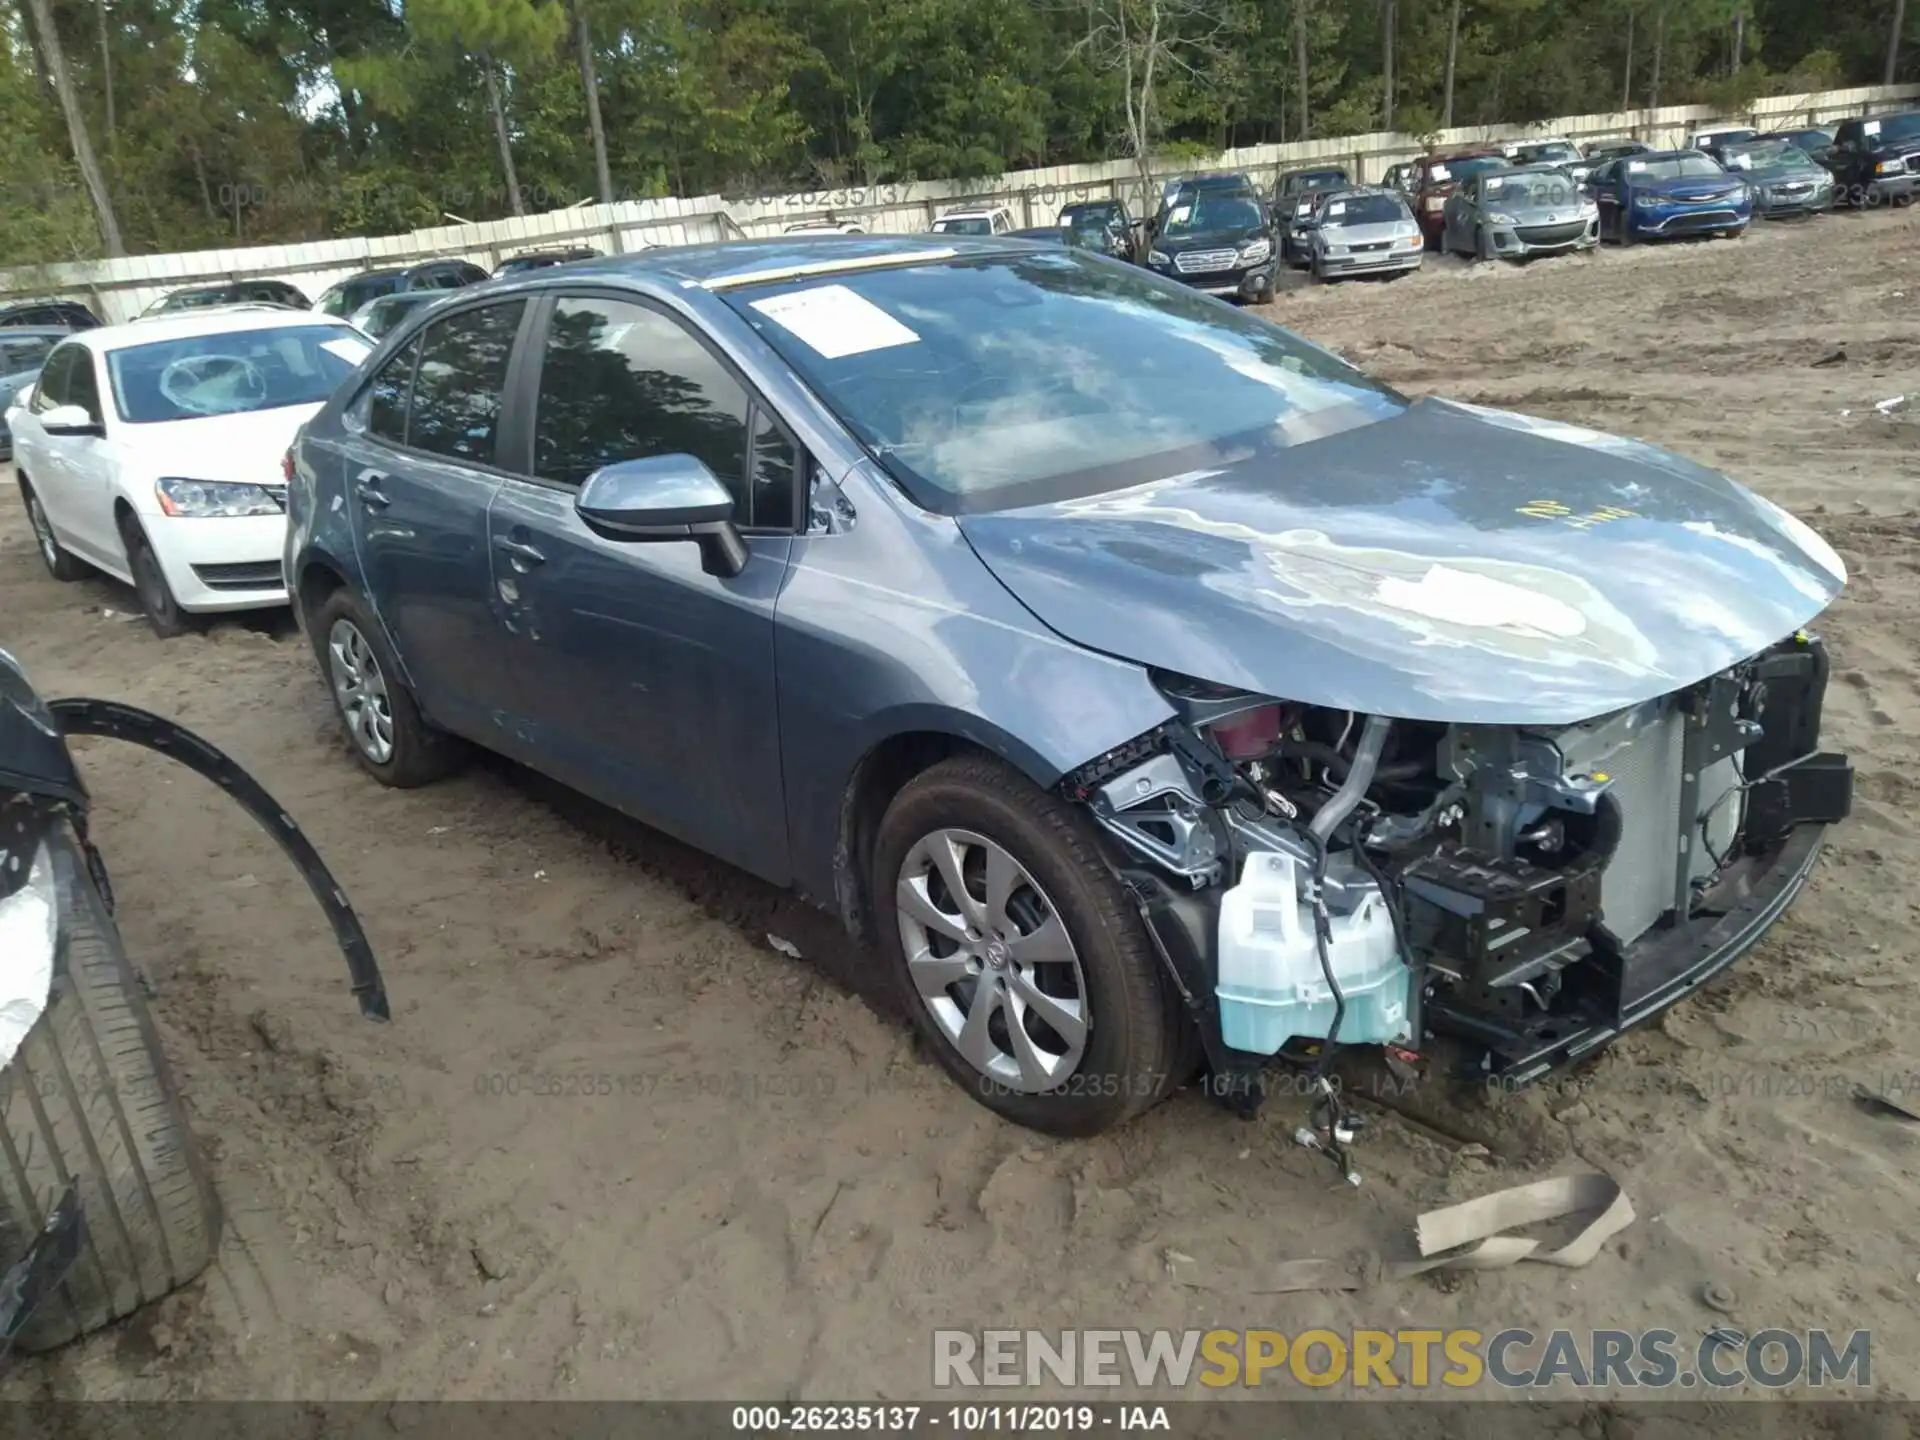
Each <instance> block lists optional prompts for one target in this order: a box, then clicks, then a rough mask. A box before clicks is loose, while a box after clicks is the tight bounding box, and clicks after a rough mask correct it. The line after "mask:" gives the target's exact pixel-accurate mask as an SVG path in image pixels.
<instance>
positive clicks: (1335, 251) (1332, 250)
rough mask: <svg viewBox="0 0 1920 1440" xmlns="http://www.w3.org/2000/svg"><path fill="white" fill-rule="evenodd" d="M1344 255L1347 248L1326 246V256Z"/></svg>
mask: <svg viewBox="0 0 1920 1440" xmlns="http://www.w3.org/2000/svg"><path fill="white" fill-rule="evenodd" d="M1346 253H1347V247H1346V246H1344V245H1328V246H1327V254H1329V255H1344V254H1346Z"/></svg>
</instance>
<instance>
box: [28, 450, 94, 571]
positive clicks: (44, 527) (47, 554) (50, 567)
mask: <svg viewBox="0 0 1920 1440" xmlns="http://www.w3.org/2000/svg"><path fill="white" fill-rule="evenodd" d="M20 499H21V500H22V501H23V502H24V503H25V505H26V507H27V523H28V524H29V525H31V526H32V527H33V543H34V548H35V549H36V550H38V551H39V552H40V558H41V559H42V560H44V561H45V562H46V566H47V573H48V574H50V575H52V576H53V578H54V579H56V580H64V581H71V580H78V579H80V577H81V576H83V575H85V574H86V573H87V567H86V566H85V565H84V564H83V563H81V562H80V561H79V560H78V559H76V558H75V557H74V556H73V555H71V554H70V553H68V551H67V548H66V547H65V546H64V545H62V544H61V543H60V538H59V537H58V536H57V535H55V534H54V533H53V522H52V521H51V520H49V519H47V511H46V507H45V506H43V505H42V504H41V503H40V497H39V496H38V495H36V494H34V493H33V486H32V485H30V484H29V483H28V482H27V479H26V477H25V476H21V477H20Z"/></svg>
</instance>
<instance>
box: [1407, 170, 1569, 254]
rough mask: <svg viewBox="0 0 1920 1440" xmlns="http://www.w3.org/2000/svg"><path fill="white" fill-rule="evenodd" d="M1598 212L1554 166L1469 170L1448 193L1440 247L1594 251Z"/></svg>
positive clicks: (1451, 251) (1526, 251)
mask: <svg viewBox="0 0 1920 1440" xmlns="http://www.w3.org/2000/svg"><path fill="white" fill-rule="evenodd" d="M1599 243H1600V212H1599V210H1598V209H1597V208H1596V207H1595V205H1594V204H1593V202H1592V201H1591V200H1589V199H1587V197H1586V196H1585V195H1583V194H1581V192H1580V188H1579V186H1577V185H1575V184H1574V182H1573V178H1572V177H1571V176H1570V175H1568V174H1567V172H1566V171H1565V170H1563V169H1561V168H1560V167H1559V166H1557V165H1528V166H1521V167H1516V168H1514V169H1511V170H1490V171H1487V172H1485V173H1484V174H1479V175H1469V176H1468V177H1467V178H1466V179H1465V180H1463V181H1462V182H1461V183H1460V185H1459V186H1458V187H1457V188H1456V189H1455V190H1454V192H1453V194H1451V195H1449V196H1448V197H1447V204H1446V209H1445V210H1444V211H1443V212H1442V216H1441V230H1440V248H1441V249H1442V250H1444V251H1446V252H1447V253H1449V254H1464V255H1472V256H1474V257H1475V258H1476V259H1480V260H1492V259H1495V258H1500V259H1508V260H1519V259H1523V258H1525V257H1526V256H1529V255H1557V254H1560V253H1561V252H1563V251H1567V250H1592V249H1594V248H1595V247H1596V246H1598V245H1599Z"/></svg>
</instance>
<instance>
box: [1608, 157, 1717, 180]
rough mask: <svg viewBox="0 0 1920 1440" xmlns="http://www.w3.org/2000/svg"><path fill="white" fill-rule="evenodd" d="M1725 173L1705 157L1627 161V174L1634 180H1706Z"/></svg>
mask: <svg viewBox="0 0 1920 1440" xmlns="http://www.w3.org/2000/svg"><path fill="white" fill-rule="evenodd" d="M1726 173H1727V172H1726V171H1724V170H1722V169H1721V168H1720V167H1719V166H1718V165H1716V164H1714V162H1713V161H1712V160H1710V159H1708V158H1707V157H1706V156H1705V155H1655V156H1652V157H1650V158H1648V159H1640V158H1637V157H1636V158H1635V159H1632V160H1629V161H1627V174H1628V176H1629V177H1630V178H1632V179H1634V180H1707V179H1711V178H1712V177H1713V176H1715V175H1725V174H1726Z"/></svg>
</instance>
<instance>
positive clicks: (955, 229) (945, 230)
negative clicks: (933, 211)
mask: <svg viewBox="0 0 1920 1440" xmlns="http://www.w3.org/2000/svg"><path fill="white" fill-rule="evenodd" d="M933 228H934V229H935V230H938V231H939V232H940V233H941V234H942V235H991V234H992V233H993V221H991V220H989V219H988V218H987V217H986V216H984V215H968V216H966V217H964V218H955V219H950V220H949V219H942V220H936V221H934V222H933Z"/></svg>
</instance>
